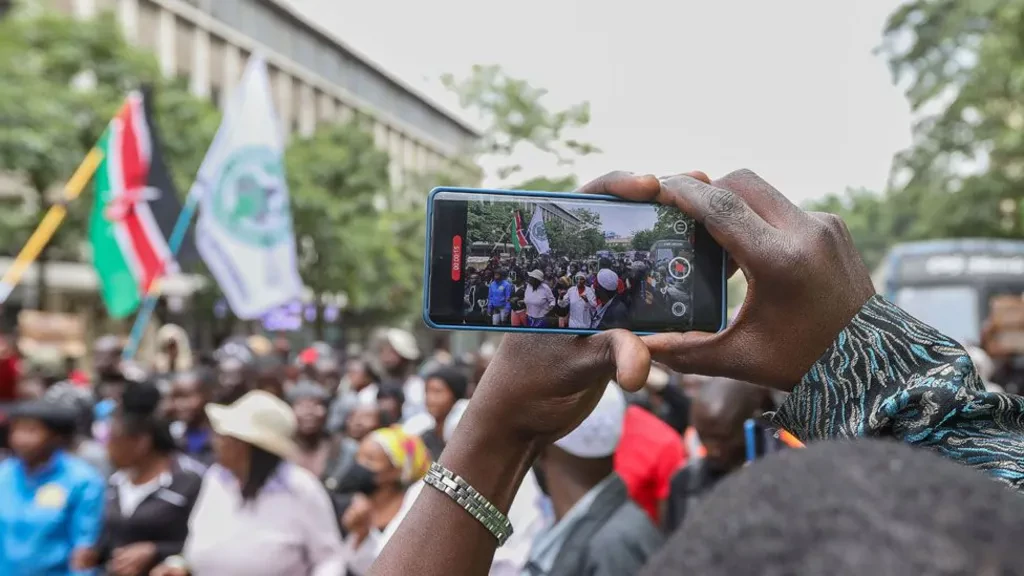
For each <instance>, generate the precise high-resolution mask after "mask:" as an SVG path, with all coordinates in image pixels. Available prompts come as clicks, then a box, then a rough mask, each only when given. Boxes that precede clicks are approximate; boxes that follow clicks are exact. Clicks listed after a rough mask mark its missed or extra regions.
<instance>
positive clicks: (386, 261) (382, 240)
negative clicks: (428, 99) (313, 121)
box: [285, 123, 423, 323]
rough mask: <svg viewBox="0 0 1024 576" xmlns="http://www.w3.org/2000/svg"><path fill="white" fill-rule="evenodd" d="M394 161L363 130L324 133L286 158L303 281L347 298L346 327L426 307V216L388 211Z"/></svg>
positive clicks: (352, 126) (344, 127) (326, 129)
mask: <svg viewBox="0 0 1024 576" xmlns="http://www.w3.org/2000/svg"><path fill="white" fill-rule="evenodd" d="M388 163H389V159H388V155H387V153H386V152H384V151H382V150H380V149H378V148H377V147H376V146H375V145H374V142H373V135H372V134H371V133H370V132H369V131H367V130H365V129H364V128H363V127H362V126H361V125H359V124H357V123H349V124H340V125H325V126H323V127H321V128H320V129H318V130H317V131H316V132H315V133H314V134H313V136H312V137H310V138H308V139H302V140H296V141H293V142H292V144H291V145H290V146H289V147H288V149H287V151H286V153H285V165H286V170H287V175H288V186H289V190H290V192H291V200H292V214H293V216H292V217H293V219H294V224H295V230H296V235H297V237H298V246H299V251H300V257H299V260H300V262H301V269H300V272H301V275H302V278H303V280H305V282H306V284H307V285H308V286H309V287H310V288H312V289H313V291H314V292H315V293H317V294H322V293H325V292H330V293H344V294H346V295H347V297H348V311H347V312H346V314H347V318H346V320H348V321H350V322H353V323H375V322H384V321H387V320H389V319H391V318H395V317H401V316H403V315H405V314H408V313H409V312H411V311H412V310H413V309H414V308H416V307H417V306H418V304H419V298H418V294H419V287H420V286H421V284H420V278H421V267H422V258H423V254H422V250H423V243H422V241H420V242H417V241H416V239H417V238H421V237H422V235H423V216H422V214H420V213H419V212H418V211H417V212H415V213H413V212H395V211H383V210H380V209H379V207H380V206H383V204H384V199H385V198H387V196H388V194H389V188H390V183H389V180H388Z"/></svg>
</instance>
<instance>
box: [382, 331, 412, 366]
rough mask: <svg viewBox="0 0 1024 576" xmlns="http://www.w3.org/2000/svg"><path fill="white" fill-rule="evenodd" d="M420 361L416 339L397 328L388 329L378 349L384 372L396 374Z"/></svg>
mask: <svg viewBox="0 0 1024 576" xmlns="http://www.w3.org/2000/svg"><path fill="white" fill-rule="evenodd" d="M419 359H420V347H419V344H417V343H416V337H414V336H413V335H412V334H410V333H408V332H406V331H405V330H400V329H398V328H389V329H388V330H387V332H386V333H385V335H384V343H383V345H382V346H381V349H380V362H381V364H382V365H383V366H384V368H385V370H387V371H388V372H390V373H392V374H397V373H399V372H401V371H403V370H405V369H406V368H407V367H408V366H409V365H411V364H412V363H413V362H415V361H417V360H419Z"/></svg>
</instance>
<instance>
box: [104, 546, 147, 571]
mask: <svg viewBox="0 0 1024 576" xmlns="http://www.w3.org/2000/svg"><path fill="white" fill-rule="evenodd" d="M154 559H156V544H153V543H152V542H136V543H135V544H129V545H127V546H122V547H121V548H117V549H115V550H114V552H113V554H111V558H110V561H109V562H107V571H108V572H110V574H111V576H141V575H142V574H144V573H145V570H146V567H147V566H149V565H150V564H152V562H153V560H154Z"/></svg>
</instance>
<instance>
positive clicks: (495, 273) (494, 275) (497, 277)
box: [491, 270, 505, 282]
mask: <svg viewBox="0 0 1024 576" xmlns="http://www.w3.org/2000/svg"><path fill="white" fill-rule="evenodd" d="M504 277H505V275H504V274H502V272H501V270H495V271H493V272H492V273H491V279H492V280H493V281H495V282H501V279H502V278H504Z"/></svg>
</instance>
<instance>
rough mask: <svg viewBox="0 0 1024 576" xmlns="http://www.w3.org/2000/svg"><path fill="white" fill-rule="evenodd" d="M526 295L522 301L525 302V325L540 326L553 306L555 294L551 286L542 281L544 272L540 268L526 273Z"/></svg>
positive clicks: (543, 324)
mask: <svg viewBox="0 0 1024 576" xmlns="http://www.w3.org/2000/svg"><path fill="white" fill-rule="evenodd" d="M526 282H527V284H528V286H527V287H526V295H525V296H524V298H523V301H524V302H525V303H526V325H527V326H529V327H531V328H541V327H543V326H545V325H546V324H547V322H546V320H545V317H546V316H547V315H548V312H550V311H551V309H552V308H554V307H555V295H554V294H552V293H551V288H550V287H549V286H548V285H547V284H546V283H544V273H543V272H541V271H540V270H533V271H531V272H530V273H529V274H527V275H526Z"/></svg>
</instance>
